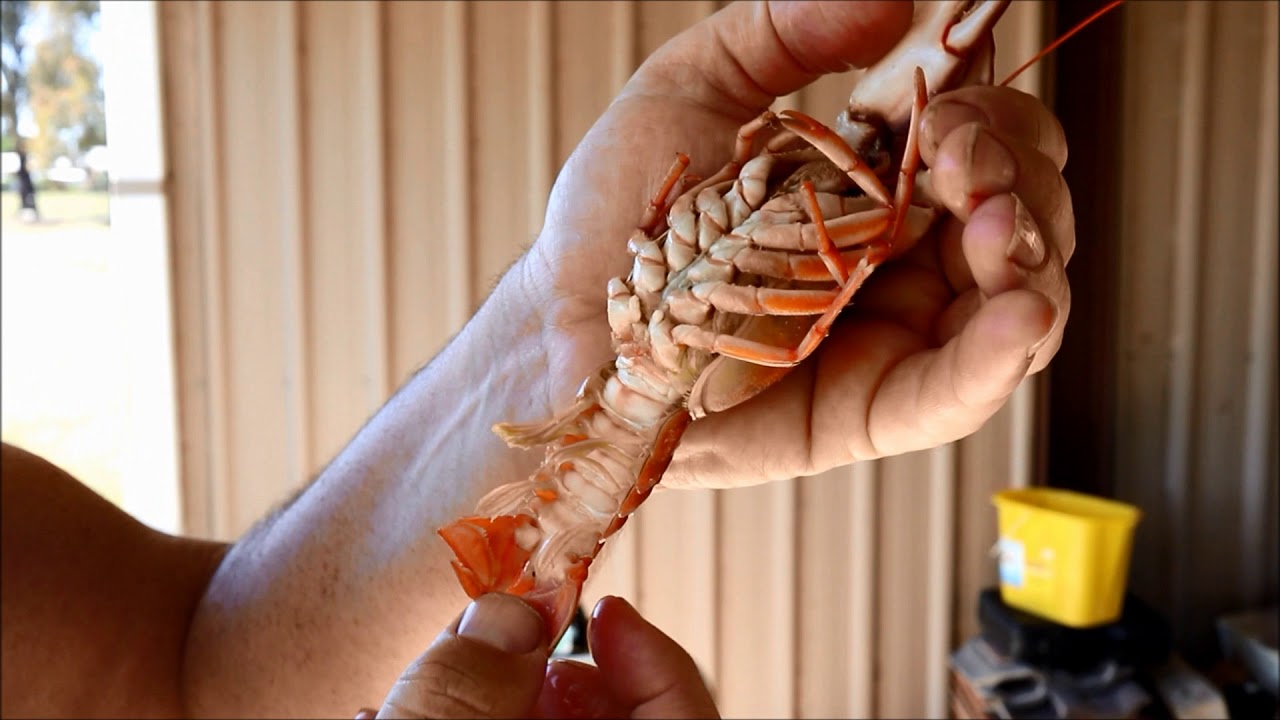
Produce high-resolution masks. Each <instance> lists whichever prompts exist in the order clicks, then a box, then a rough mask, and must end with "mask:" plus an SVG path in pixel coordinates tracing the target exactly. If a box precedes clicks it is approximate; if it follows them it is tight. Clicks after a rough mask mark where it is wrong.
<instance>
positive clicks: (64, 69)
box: [27, 0, 106, 167]
mask: <svg viewBox="0 0 1280 720" xmlns="http://www.w3.org/2000/svg"><path fill="white" fill-rule="evenodd" d="M38 6H39V8H40V10H41V11H42V13H43V16H44V17H43V19H44V20H45V22H46V26H45V30H46V33H45V35H44V36H43V37H42V38H41V39H40V40H39V41H38V42H36V44H35V47H34V48H32V49H33V50H34V57H33V58H32V59H31V63H30V66H29V67H28V73H27V83H28V102H29V103H30V107H31V114H32V117H33V119H34V120H35V124H36V128H37V132H36V136H35V137H34V138H32V139H31V141H30V145H31V154H32V158H33V159H34V160H35V162H36V163H37V166H40V167H48V166H49V164H50V163H51V162H52V161H53V159H54V158H56V157H58V156H59V155H70V156H72V157H76V156H78V155H80V154H81V153H83V152H84V151H86V150H88V149H89V148H91V147H93V146H94V145H102V144H104V143H105V142H106V115H105V111H104V109H103V97H102V69H101V68H100V67H99V66H98V63H97V61H96V60H95V59H94V58H92V57H91V56H90V54H89V52H88V49H87V46H88V34H89V32H90V31H92V30H93V29H94V27H95V25H96V23H97V19H98V3H97V2H96V1H91V0H77V1H75V2H67V1H65V0H62V1H59V2H50V1H48V0H46V1H44V2H40V3H38Z"/></svg>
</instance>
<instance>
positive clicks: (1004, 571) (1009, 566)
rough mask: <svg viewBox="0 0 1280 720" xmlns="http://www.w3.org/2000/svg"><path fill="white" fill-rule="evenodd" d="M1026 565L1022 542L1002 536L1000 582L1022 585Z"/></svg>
mask: <svg viewBox="0 0 1280 720" xmlns="http://www.w3.org/2000/svg"><path fill="white" fill-rule="evenodd" d="M1026 566H1027V563H1026V552H1025V551H1024V550H1023V547H1022V543H1020V542H1018V541H1017V540H1011V539H1009V538H1000V582H1001V583H1003V584H1005V585H1008V586H1009V587H1015V588H1020V587H1022V581H1023V578H1024V576H1025V575H1026Z"/></svg>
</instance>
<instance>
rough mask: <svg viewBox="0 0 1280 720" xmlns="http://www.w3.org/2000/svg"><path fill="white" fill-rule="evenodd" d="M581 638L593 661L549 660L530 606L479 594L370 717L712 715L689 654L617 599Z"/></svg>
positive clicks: (608, 601) (606, 602) (365, 713)
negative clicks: (587, 662)
mask: <svg viewBox="0 0 1280 720" xmlns="http://www.w3.org/2000/svg"><path fill="white" fill-rule="evenodd" d="M587 637H588V642H589V644H590V646H591V651H592V656H593V658H594V659H595V661H596V663H597V665H596V666H594V667H593V666H591V665H585V664H582V663H577V662H571V661H556V662H552V663H550V664H548V663H547V647H546V636H545V634H544V630H543V623H542V620H541V618H540V616H539V615H538V614H537V612H536V611H534V610H533V609H532V608H530V607H529V606H528V605H526V604H524V602H522V601H520V600H519V599H517V598H515V597H512V596H509V595H498V594H491V595H484V596H482V597H480V598H479V599H477V600H476V601H475V602H473V603H472V604H471V605H470V606H469V607H468V608H467V610H466V611H464V612H463V614H462V615H461V616H460V617H459V618H458V619H457V620H456V621H454V623H453V624H452V625H450V626H449V627H448V628H447V629H445V631H444V632H442V633H441V634H440V635H439V637H437V638H436V640H435V642H433V643H432V644H431V647H430V648H428V649H427V651H426V652H425V653H423V654H422V655H421V656H420V657H419V658H418V659H417V660H415V661H414V662H413V663H412V664H410V665H409V667H408V668H407V669H406V670H405V671H404V674H402V675H401V676H400V679H399V680H397V681H396V683H395V685H394V686H392V688H391V691H390V692H389V693H388V694H387V699H386V701H385V702H383V704H382V708H381V709H380V710H379V711H377V713H376V717H379V718H475V717H492V718H505V717H511V718H515V717H534V718H598V717H618V718H623V717H627V718H650V717H654V718H657V717H686V718H715V717H719V715H718V714H717V712H716V708H715V704H714V703H713V702H712V700H711V695H710V693H709V692H708V691H707V687H706V685H705V684H704V683H703V681H702V676H701V675H700V674H699V673H698V669H697V666H696V665H694V662H693V660H692V659H691V658H690V657H689V654H688V653H686V652H685V651H684V650H683V649H682V648H681V647H680V646H679V645H677V644H676V643H675V641H673V640H672V639H671V638H669V637H667V636H666V635H664V634H663V633H662V632H661V631H660V630H658V629H657V628H655V627H654V626H653V625H650V624H649V623H648V622H646V621H645V620H644V619H643V618H642V617H640V614H639V613H637V612H636V611H635V609H634V608H632V607H631V606H630V605H629V604H627V602H626V601H624V600H622V599H620V598H615V597H606V598H604V599H603V600H601V601H600V602H599V603H598V604H597V605H596V609H595V611H594V612H593V613H592V617H591V622H590V624H589V625H588V629H587ZM356 717H357V720H359V719H360V718H372V717H375V714H374V711H373V710H362V711H361V712H360V714H358V715H357V716H356Z"/></svg>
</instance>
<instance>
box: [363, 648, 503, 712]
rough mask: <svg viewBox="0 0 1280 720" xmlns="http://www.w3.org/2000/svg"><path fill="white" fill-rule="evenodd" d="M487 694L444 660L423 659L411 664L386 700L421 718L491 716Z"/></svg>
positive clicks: (477, 683)
mask: <svg viewBox="0 0 1280 720" xmlns="http://www.w3.org/2000/svg"><path fill="white" fill-rule="evenodd" d="M487 697H488V693H486V692H485V690H484V688H483V687H481V686H480V683H479V682H477V681H476V679H475V678H473V677H471V675H470V674H468V673H467V672H465V671H463V670H462V669H460V668H458V667H456V666H454V665H452V664H450V663H448V662H445V661H441V660H437V659H432V658H423V659H420V660H418V661H416V662H414V663H413V664H412V665H410V666H409V667H408V669H406V670H405V672H404V674H403V675H401V676H400V679H399V680H397V681H396V684H395V685H394V686H392V688H391V692H390V693H389V694H388V697H387V702H388V703H393V704H395V705H396V706H397V707H399V708H401V709H403V710H405V711H407V712H410V713H412V714H414V715H415V716H418V717H428V718H463V717H468V718H488V717H493V709H492V708H491V707H489V703H488V702H486V698H487Z"/></svg>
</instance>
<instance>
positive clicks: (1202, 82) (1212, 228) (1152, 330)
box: [1115, 2, 1280, 651]
mask: <svg viewBox="0 0 1280 720" xmlns="http://www.w3.org/2000/svg"><path fill="white" fill-rule="evenodd" d="M1278 8H1280V4H1277V3H1275V2H1265V3H1255V2H1193V3H1130V4H1129V5H1128V6H1126V8H1125V21H1124V30H1123V32H1124V45H1123V47H1124V68H1123V73H1122V78H1121V79H1122V81H1123V83H1124V92H1123V97H1124V99H1125V104H1124V118H1123V122H1124V125H1123V128H1124V130H1123V132H1124V135H1123V138H1124V139H1123V143H1122V153H1123V154H1122V156H1121V157H1120V158H1118V160H1119V166H1120V167H1121V168H1122V169H1121V173H1122V175H1121V178H1122V183H1121V190H1120V192H1121V198H1120V202H1119V207H1120V208H1121V216H1120V219H1121V228H1120V233H1119V238H1120V242H1119V253H1118V262H1119V268H1118V270H1119V278H1120V282H1119V288H1118V301H1119V302H1118V308H1117V311H1118V323H1119V327H1118V332H1117V335H1116V337H1117V344H1118V347H1117V357H1116V362H1117V363H1118V365H1117V368H1116V378H1117V388H1116V398H1117V399H1116V403H1117V406H1116V408H1115V411H1116V420H1115V427H1116V438H1115V463H1116V467H1115V487H1116V492H1117V494H1118V495H1119V496H1120V497H1121V498H1124V499H1127V500H1129V501H1132V502H1135V503H1137V504H1139V505H1141V506H1142V507H1143V508H1144V510H1145V512H1146V516H1145V518H1144V519H1143V521H1142V524H1141V525H1140V526H1139V530H1138V533H1137V537H1136V540H1135V543H1136V545H1135V556H1134V562H1133V572H1132V576H1131V578H1132V580H1131V581H1132V585H1133V587H1135V588H1136V589H1137V590H1138V591H1139V592H1141V593H1142V594H1143V595H1144V597H1147V598H1149V599H1150V600H1151V601H1152V602H1153V603H1155V604H1156V605H1157V606H1160V607H1162V608H1163V609H1164V610H1165V611H1166V612H1167V613H1168V614H1169V617H1170V619H1171V620H1172V621H1173V623H1174V625H1175V627H1176V628H1177V630H1178V633H1179V636H1180V638H1181V639H1182V640H1183V641H1184V642H1186V643H1188V644H1189V645H1190V646H1193V647H1195V648H1197V649H1199V650H1201V651H1203V650H1205V649H1206V648H1207V647H1211V646H1212V636H1211V634H1210V633H1211V626H1210V622H1211V620H1212V618H1213V616H1214V615H1216V614H1218V613H1222V612H1227V611H1231V610H1235V609H1242V608H1247V607H1251V606H1257V605H1259V604H1261V603H1263V602H1266V601H1270V602H1276V600H1277V598H1280V574H1278V573H1280V558H1278V557H1277V554H1276V551H1277V545H1278V543H1280V538H1278V537H1277V522H1278V521H1277V518H1278V517H1280V512H1278V511H1277V506H1278V505H1280V492H1278V485H1280V480H1277V473H1278V472H1280V466H1278V465H1277V461H1276V448H1277V445H1278V444H1280V440H1278V439H1277V415H1276V408H1277V400H1276V398H1277V386H1276V376H1277V362H1276V324H1277V307H1276V284H1277V248H1278V246H1280V237H1278V230H1280V226H1278V224H1277V163H1278V162H1280V161H1278V159H1277V148H1276V141H1277V132H1278V131H1280V130H1278V128H1277V121H1276V112H1277V94H1276V88H1277V86H1278V85H1280V78H1278V77H1277V62H1278V61H1277V57H1276V49H1277V25H1278V21H1280V18H1278V17H1277V9H1278Z"/></svg>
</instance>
